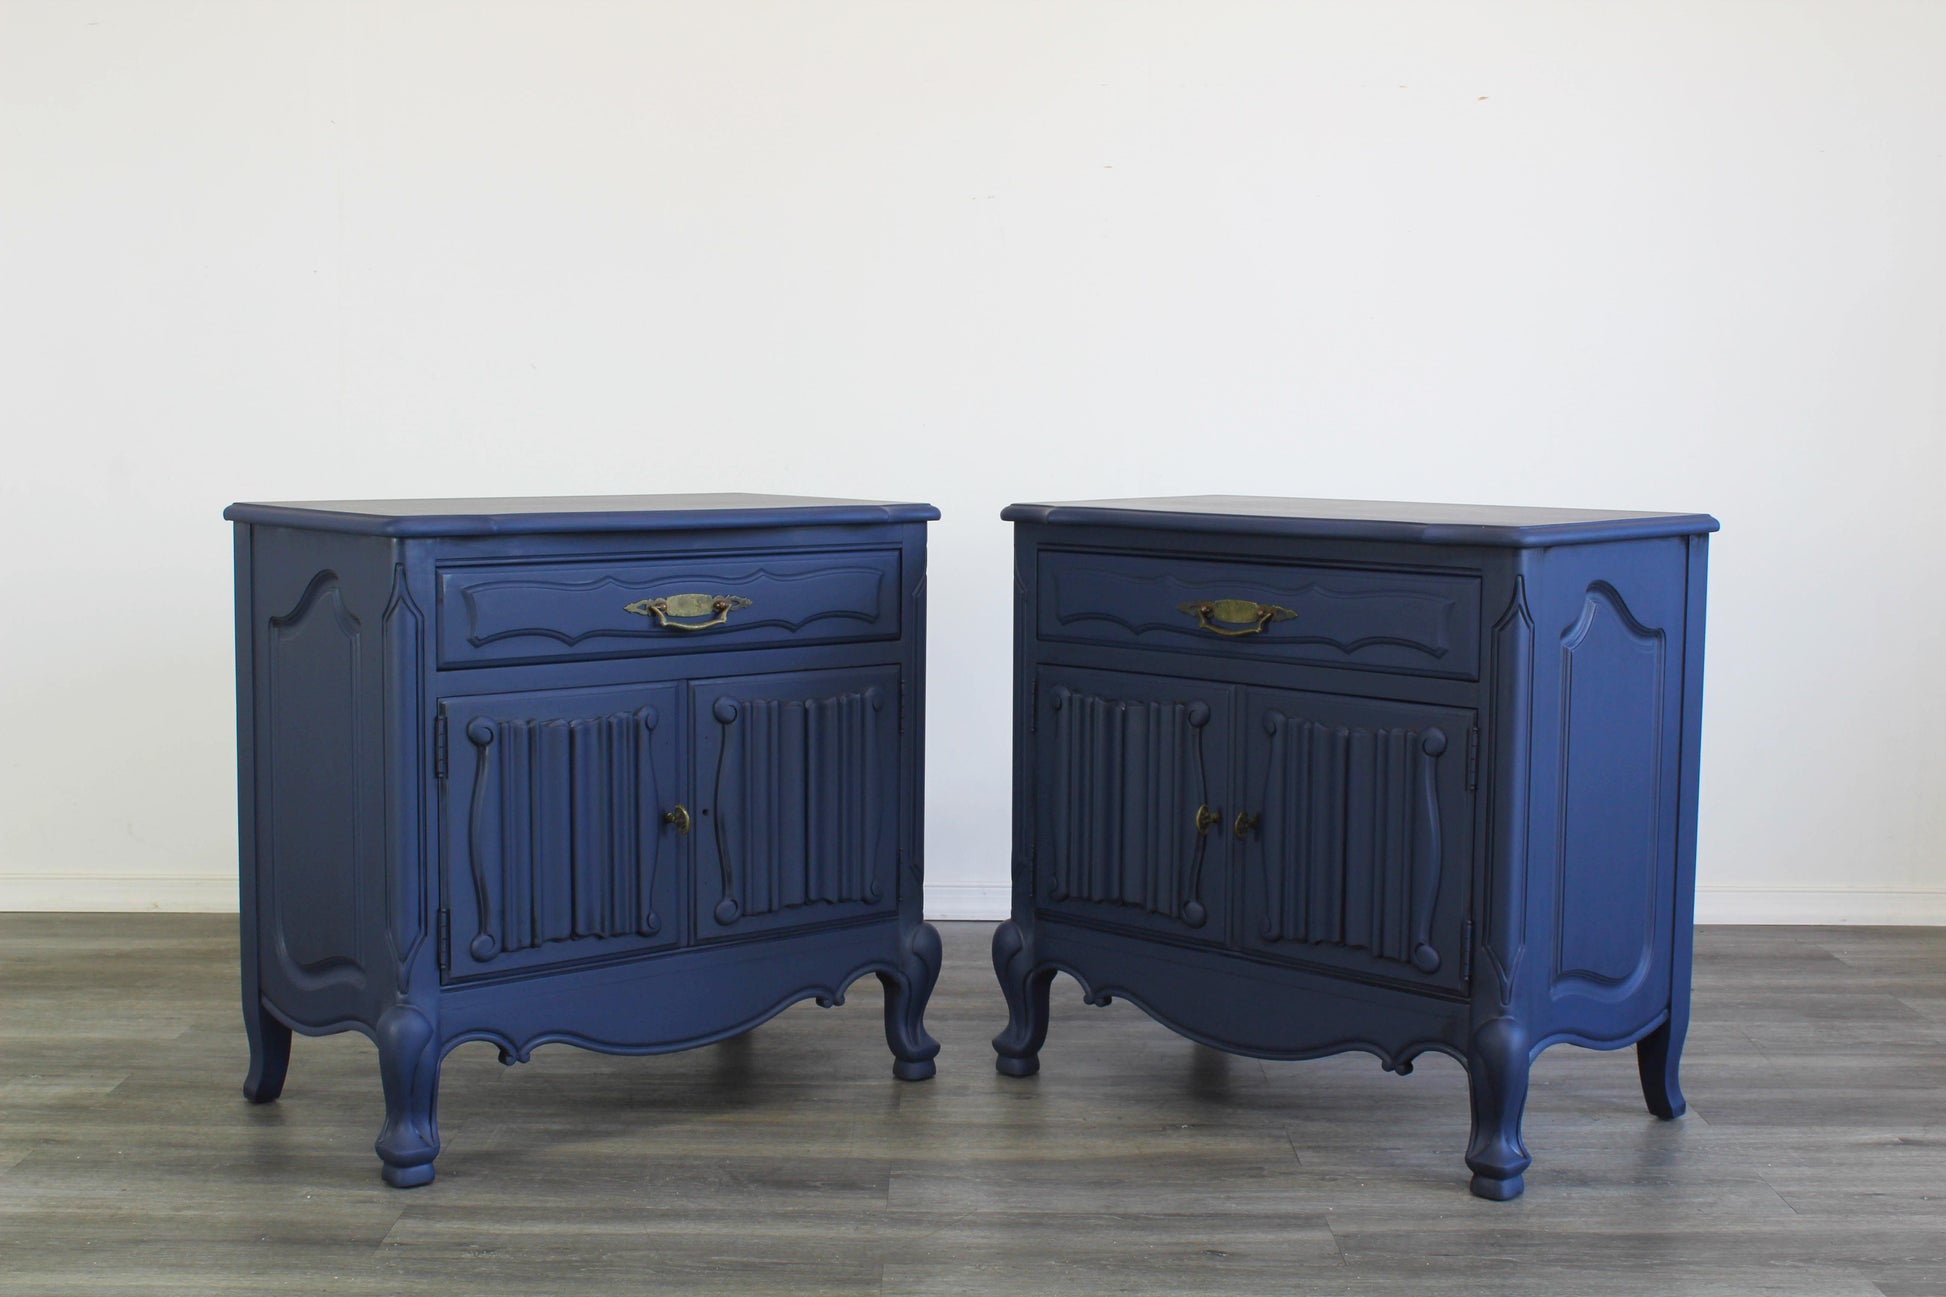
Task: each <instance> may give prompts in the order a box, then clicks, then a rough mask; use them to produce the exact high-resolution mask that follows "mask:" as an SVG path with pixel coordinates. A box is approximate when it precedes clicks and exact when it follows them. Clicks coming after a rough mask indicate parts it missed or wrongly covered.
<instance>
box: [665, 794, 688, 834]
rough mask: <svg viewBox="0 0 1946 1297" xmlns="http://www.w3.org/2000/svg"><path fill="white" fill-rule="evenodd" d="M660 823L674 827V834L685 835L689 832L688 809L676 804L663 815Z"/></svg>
mask: <svg viewBox="0 0 1946 1297" xmlns="http://www.w3.org/2000/svg"><path fill="white" fill-rule="evenodd" d="M662 822H663V823H664V824H673V825H675V826H676V832H678V833H681V834H687V833H688V832H689V808H688V807H687V806H684V805H683V804H682V803H681V802H677V803H676V804H675V805H674V806H673V807H671V808H670V809H669V811H668V812H667V813H666V814H664V815H663V817H662Z"/></svg>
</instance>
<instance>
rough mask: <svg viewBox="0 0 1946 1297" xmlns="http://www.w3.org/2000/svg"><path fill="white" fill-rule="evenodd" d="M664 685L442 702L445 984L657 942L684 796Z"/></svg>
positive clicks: (672, 904)
mask: <svg viewBox="0 0 1946 1297" xmlns="http://www.w3.org/2000/svg"><path fill="white" fill-rule="evenodd" d="M680 697H681V695H680V694H679V692H678V691H677V690H676V689H675V688H674V687H673V686H670V685H641V686H634V687H630V688H624V689H565V690H558V691H550V692H547V693H534V694H500V695H488V696H484V697H472V698H457V699H451V700H448V701H447V702H446V703H445V704H444V705H442V707H441V709H440V725H439V728H440V734H441V737H440V738H439V740H438V746H439V747H440V748H441V749H442V750H443V752H444V753H445V758H444V759H445V764H446V766H447V778H446V780H445V781H444V783H445V790H446V814H445V824H446V826H447V832H446V835H445V840H444V842H443V843H442V848H443V851H442V854H443V860H444V866H445V868H444V874H445V888H444V895H445V900H444V909H445V911H446V917H445V920H444V922H445V925H446V928H447V932H446V935H445V938H444V940H445V942H446V943H447V944H448V946H449V948H450V968H451V975H452V976H454V977H468V976H474V975H479V974H486V973H498V972H507V971H512V970H515V969H519V968H523V967H527V966H530V965H533V964H541V963H545V964H552V963H558V962H561V961H564V960H578V959H585V958H589V957H592V956H606V955H613V954H621V953H625V952H628V951H632V950H641V949H646V948H650V947H658V946H664V945H669V944H673V943H674V942H676V941H677V940H679V939H680V936H681V928H682V924H681V922H680V917H681V916H680V914H679V913H678V905H677V896H678V892H677V885H678V881H679V874H680V869H679V866H678V859H679V857H680V855H681V854H682V851H683V841H684V840H683V838H682V836H681V835H680V834H679V833H677V832H676V831H675V830H674V828H673V827H672V826H671V825H670V824H668V823H667V822H666V821H665V820H664V816H665V815H666V814H667V813H668V812H669V810H670V809H671V808H672V807H674V806H675V805H676V804H677V803H679V802H680V801H681V800H682V798H683V796H684V793H683V792H682V785H683V782H684V772H683V771H682V770H681V768H680V754H679V752H678V745H677V737H678V734H679V732H680V724H679V721H680V718H679V716H678V714H677V710H676V709H677V705H678V702H679V699H680Z"/></svg>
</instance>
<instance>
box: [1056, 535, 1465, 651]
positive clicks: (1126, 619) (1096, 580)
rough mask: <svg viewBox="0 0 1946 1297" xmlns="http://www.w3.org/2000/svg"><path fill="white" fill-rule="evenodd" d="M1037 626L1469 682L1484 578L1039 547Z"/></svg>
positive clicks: (1116, 640) (1139, 643)
mask: <svg viewBox="0 0 1946 1297" xmlns="http://www.w3.org/2000/svg"><path fill="white" fill-rule="evenodd" d="M1038 634H1039V638H1040V639H1042V640H1053V641H1075V642H1085V643H1100V644H1116V645H1126V646H1133V647H1140V648H1148V649H1172V650H1177V651H1187V652H1195V653H1204V654H1208V653H1221V654H1226V655H1227V654H1236V655H1238V656H1245V657H1255V658H1269V659H1274V660H1279V661H1304V662H1316V663H1320V664H1323V665H1326V666H1348V667H1361V668H1366V669H1370V670H1379V671H1403V672H1410V673H1413V674H1417V675H1435V676H1450V677H1454V678H1457V679H1462V680H1476V679H1478V678H1479V674H1480V651H1479V637H1480V580H1479V578H1478V577H1476V576H1472V575H1470V574H1466V573H1452V572H1405V571H1392V570H1386V569H1358V568H1335V567H1322V566H1303V565H1297V564H1285V563H1247V562H1237V561H1232V560H1228V559H1205V558H1194V557H1184V556H1177V555H1162V554H1158V555H1149V554H1107V553H1091V552H1086V551H1079V550H1058V549H1046V550H1042V551H1041V555H1040V608H1039V616H1038Z"/></svg>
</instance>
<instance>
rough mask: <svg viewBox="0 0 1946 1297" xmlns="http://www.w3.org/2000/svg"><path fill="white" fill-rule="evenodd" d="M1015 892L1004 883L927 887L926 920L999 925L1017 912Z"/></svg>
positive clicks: (954, 884)
mask: <svg viewBox="0 0 1946 1297" xmlns="http://www.w3.org/2000/svg"><path fill="white" fill-rule="evenodd" d="M1013 904H1014V889H1013V888H1012V887H1011V886H1009V885H1007V884H1005V883H1002V884H1000V885H998V886H990V885H988V884H985V883H927V884H926V917H927V918H929V919H939V920H941V921H946V920H950V919H972V920H975V921H978V922H985V923H998V922H1000V920H1002V919H1004V918H1006V917H1007V915H1008V913H1009V912H1010V911H1011V910H1012V909H1013Z"/></svg>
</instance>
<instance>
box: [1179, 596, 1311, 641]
mask: <svg viewBox="0 0 1946 1297" xmlns="http://www.w3.org/2000/svg"><path fill="white" fill-rule="evenodd" d="M1176 611H1177V612H1184V613H1188V614H1189V615H1190V616H1191V617H1194V618H1195V619H1196V624H1197V625H1198V626H1200V627H1201V628H1202V629H1204V630H1206V631H1214V632H1215V633H1216V634H1218V635H1256V634H1258V633H1260V632H1261V631H1262V630H1263V628H1264V627H1266V626H1268V625H1270V623H1272V622H1274V621H1289V620H1290V619H1291V618H1293V617H1295V616H1297V613H1296V612H1295V611H1294V610H1292V609H1290V608H1284V607H1280V606H1279V605H1277V604H1274V603H1257V602H1256V601H1255V600H1252V599H1192V600H1190V601H1189V602H1188V603H1184V604H1177V605H1176ZM1218 623H1221V624H1220V625H1219V624H1218Z"/></svg>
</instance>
